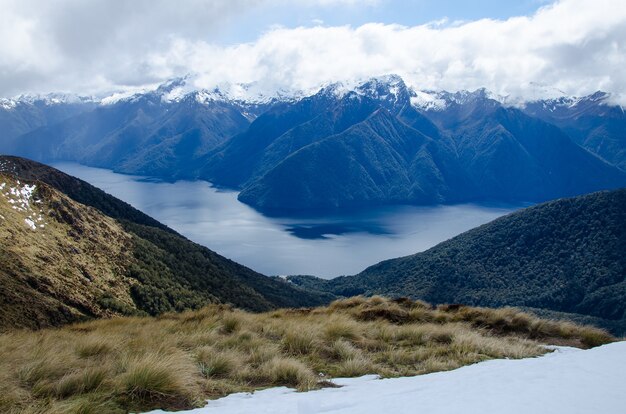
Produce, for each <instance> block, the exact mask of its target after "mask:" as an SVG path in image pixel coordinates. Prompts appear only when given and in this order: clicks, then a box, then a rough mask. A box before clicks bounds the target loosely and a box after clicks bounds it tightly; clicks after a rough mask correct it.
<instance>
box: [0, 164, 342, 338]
mask: <svg viewBox="0 0 626 414" xmlns="http://www.w3.org/2000/svg"><path fill="white" fill-rule="evenodd" d="M0 240H1V243H0V261H1V262H2V265H1V266H0V282H1V283H0V303H1V305H2V306H1V309H2V312H0V329H6V328H11V327H28V328H39V327H44V326H55V325H61V324H64V323H69V322H73V321H77V320H83V319H88V318H98V317H107V316H112V315H120V314H131V315H132V314H145V313H147V314H151V315H157V314H160V313H163V312H168V311H180V310H184V309H194V308H198V307H201V306H203V305H206V304H208V303H231V304H233V305H235V306H237V307H241V308H245V309H250V310H256V311H260V310H267V309H273V308H276V307H291V306H311V305H317V304H321V303H323V302H327V301H328V300H329V299H330V298H331V297H332V296H329V295H325V294H311V293H306V292H304V291H302V290H300V289H298V288H296V287H293V286H291V285H290V284H288V283H285V282H284V281H281V280H278V279H273V278H268V277H266V276H263V275H261V274H258V273H256V272H254V271H252V270H250V269H248V268H246V267H244V266H241V265H239V264H237V263H235V262H232V261H230V260H228V259H226V258H224V257H222V256H219V255H218V254H216V253H214V252H212V251H210V250H209V249H206V248H204V247H201V246H199V245H197V244H195V243H192V242H191V241H189V240H187V239H185V238H184V237H182V236H180V235H179V234H177V233H175V232H174V231H172V230H171V229H169V228H167V227H166V226H164V225H162V224H161V223H158V222H157V221H155V220H154V219H151V218H150V217H148V216H146V215H144V214H143V213H141V212H139V211H137V210H135V209H134V208H132V207H131V206H129V205H128V204H126V203H124V202H122V201H120V200H117V199H115V198H114V197H112V196H109V195H107V194H106V193H104V192H102V191H101V190H98V189H96V188H95V187H92V186H90V185H89V184H87V183H85V182H83V181H80V180H78V179H75V178H73V177H70V176H67V175H66V174H63V173H61V172H60V171H58V170H54V169H52V168H50V167H46V166H44V165H42V164H39V163H35V162H32V161H29V160H25V159H21V158H16V157H6V156H2V157H0Z"/></svg>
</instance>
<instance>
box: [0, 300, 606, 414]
mask: <svg viewBox="0 0 626 414" xmlns="http://www.w3.org/2000/svg"><path fill="white" fill-rule="evenodd" d="M612 340H614V338H612V337H611V336H610V335H608V334H607V333H606V332H604V331H602V330H598V329H595V328H590V327H581V326H578V325H574V324H572V323H565V322H558V321H546V320H543V319H539V318H536V317H535V316H532V315H529V314H525V313H522V312H520V311H518V310H516V309H512V308H505V309H484V308H470V307H465V306H460V305H459V306H440V307H438V308H437V309H435V308H433V307H432V306H430V305H428V304H426V303H424V302H420V301H412V300H411V299H407V298H400V299H396V300H388V299H385V298H382V297H374V298H369V299H368V298H365V297H356V298H351V299H346V300H340V301H336V302H333V304H332V305H331V306H329V307H321V308H315V309H304V310H285V309H283V310H277V311H272V312H270V313H262V314H251V313H246V312H242V311H238V310H233V309H232V308H230V307H228V306H224V305H210V306H207V307H206V308H204V309H202V310H199V311H196V312H185V313H182V314H175V313H172V314H167V315H162V316H160V317H158V318H151V317H125V318H115V319H109V320H100V321H91V322H87V323H82V324H77V325H72V326H68V327H65V328H62V329H56V330H42V331H39V332H14V333H6V334H2V335H0V349H2V352H1V353H0V412H2V413H9V414H12V413H22V412H25V413H29V412H32V413H44V412H45V413H76V412H78V413H94V412H95V413H118V412H119V413H125V412H128V411H149V410H150V409H153V408H161V409H167V410H175V409H183V408H185V409H189V408H193V407H194V406H196V404H197V402H198V401H203V400H205V399H207V398H217V397H221V396H224V395H226V394H229V393H232V392H241V391H252V390H254V389H260V388H267V387H272V386H278V385H284V386H289V387H294V388H297V389H299V390H308V389H311V388H316V387H319V386H322V385H323V384H321V383H318V380H319V378H320V377H318V375H316V373H324V374H325V376H324V379H325V380H327V379H329V378H333V377H340V376H341V377H352V376H360V375H364V374H378V375H382V376H385V377H393V376H407V375H417V374H424V373H428V372H434V371H440V370H448V369H453V368H458V367H460V366H463V365H467V364H472V363H475V362H479V361H482V360H485V359H489V358H523V357H530V356H537V355H541V354H543V353H545V352H548V351H547V350H546V349H545V348H543V347H541V346H540V345H539V344H545V343H550V344H559V345H573V346H579V347H589V346H595V345H599V344H603V343H607V342H610V341H612Z"/></svg>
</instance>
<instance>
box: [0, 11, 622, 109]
mask: <svg viewBox="0 0 626 414" xmlns="http://www.w3.org/2000/svg"><path fill="white" fill-rule="evenodd" d="M280 1H282V0H230V1H228V2H226V1H224V2H215V1H206V0H188V1H185V2H176V3H174V2H169V1H165V0H151V1H148V0H135V1H132V2H122V1H121V0H93V1H90V2H82V1H79V0H59V1H55V2H42V1H35V0H19V1H18V0H0V7H1V8H2V10H3V13H2V14H0V96H7V95H12V94H13V95H14V94H17V93H22V92H27V91H30V92H35V91H36V92H47V91H53V90H63V91H71V92H77V93H99V92H103V91H110V90H116V89H124V88H127V87H131V86H135V87H136V86H141V85H145V84H153V83H156V82H161V81H164V80H166V79H168V78H171V77H174V76H180V75H184V74H186V73H196V74H198V76H196V77H195V78H194V79H195V82H196V83H197V86H199V87H211V86H214V85H216V84H220V83H224V82H232V83H238V82H257V83H258V84H259V85H262V86H263V87H264V88H267V89H268V90H273V89H278V88H282V89H309V88H312V87H315V86H318V85H320V84H323V83H328V82H332V81H336V80H342V79H351V78H365V77H368V76H376V75H380V74H386V73H397V74H399V75H401V76H403V77H404V78H405V79H406V80H407V81H408V82H409V83H410V84H411V85H413V86H415V87H417V88H420V89H446V90H460V89H476V88H479V87H486V88H488V89H490V90H492V91H493V92H495V93H498V94H501V95H512V96H522V97H527V98H528V97H540V96H545V95H551V94H554V93H555V91H562V92H564V93H567V94H572V95H583V94H587V93H591V92H593V91H595V90H604V91H608V92H611V93H613V94H614V95H615V96H616V98H617V99H618V100H619V101H620V102H624V101H626V70H624V68H625V67H626V5H624V3H623V1H622V0H561V1H558V2H556V3H554V4H551V5H549V6H545V7H543V8H541V9H539V10H538V11H537V12H536V13H535V14H533V15H531V16H520V17H515V18H510V19H507V20H491V19H483V20H477V21H468V22H452V23H451V22H446V21H445V20H444V21H440V22H436V23H431V24H426V25H419V26H414V27H406V26H400V25H393V24H380V23H370V24H365V25H363V26H359V27H351V26H340V27H326V26H322V25H319V26H314V27H298V28H281V27H274V28H271V29H270V30H268V31H267V32H265V33H263V34H261V35H260V36H259V37H258V38H257V39H256V40H255V41H254V42H251V43H244V44H236V45H226V46H224V45H219V44H216V43H215V42H212V41H211V38H212V34H214V33H216V32H218V31H219V30H220V29H221V28H222V27H223V26H224V25H228V24H236V18H237V16H238V15H240V14H241V13H254V12H262V10H263V7H264V6H266V5H267V4H270V3H273V4H274V5H276V4H280ZM53 3H54V4H53ZM304 3H309V5H310V4H313V3H315V4H317V5H321V6H325V7H332V6H333V4H340V3H341V4H344V5H350V4H353V5H354V4H356V3H357V2H354V1H352V0H304V2H303V4H304ZM370 3H372V2H371V1H370ZM374 3H375V2H374ZM303 7H305V6H303ZM355 7H356V6H355Z"/></svg>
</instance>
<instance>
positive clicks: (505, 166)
mask: <svg viewBox="0 0 626 414" xmlns="http://www.w3.org/2000/svg"><path fill="white" fill-rule="evenodd" d="M425 113H426V114H427V116H429V117H430V118H431V119H432V120H433V122H434V123H435V124H436V125H437V126H438V127H439V128H440V129H441V130H442V131H444V132H445V133H446V134H448V135H449V136H450V137H451V138H452V139H453V141H454V145H455V148H456V152H457V156H458V163H459V165H460V168H461V169H462V171H464V175H465V176H466V177H468V181H469V182H470V183H471V184H470V185H471V188H472V189H471V194H470V198H473V199H478V200H481V199H483V200H484V199H491V200H509V201H516V200H518V201H519V200H532V201H543V200H548V199H552V198H556V197H562V196H572V195H578V194H583V193H587V192H591V191H594V190H597V189H610V188H614V187H616V186H619V185H624V181H623V174H621V172H619V171H617V170H616V168H614V166H611V165H609V164H608V163H606V162H602V161H601V160H599V159H597V158H596V157H593V156H591V155H590V154H589V153H588V152H587V151H585V150H584V149H582V148H580V146H578V145H576V143H574V142H573V141H572V140H571V139H570V138H569V137H568V136H567V135H566V134H565V133H564V132H563V131H561V130H560V129H559V128H557V127H555V126H554V125H551V124H548V123H546V122H543V121H541V120H539V119H537V118H532V117H530V116H528V115H526V114H524V113H523V112H521V111H520V110H518V109H515V108H506V107H503V106H502V105H501V104H500V103H499V102H497V101H496V100H494V99H491V98H490V97H489V96H488V95H486V92H485V91H484V90H479V91H477V92H475V93H473V94H465V95H461V96H459V94H455V95H453V96H447V97H446V106H445V110H442V109H438V108H437V109H435V110H427V111H425Z"/></svg>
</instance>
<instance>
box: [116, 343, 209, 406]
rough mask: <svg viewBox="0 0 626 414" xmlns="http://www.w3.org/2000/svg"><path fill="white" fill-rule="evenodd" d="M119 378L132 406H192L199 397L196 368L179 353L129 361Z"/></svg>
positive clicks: (145, 356)
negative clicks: (195, 376) (195, 374)
mask: <svg viewBox="0 0 626 414" xmlns="http://www.w3.org/2000/svg"><path fill="white" fill-rule="evenodd" d="M125 371H126V372H125V373H124V374H123V375H122V376H121V378H120V380H119V381H120V385H121V388H122V392H123V393H124V396H125V397H126V398H127V399H128V400H129V402H130V403H131V406H132V407H138V408H139V407H141V409H145V408H146V407H150V408H152V407H154V408H157V407H164V406H169V407H178V408H183V407H189V406H192V405H193V403H194V401H195V400H196V397H197V395H198V394H197V386H196V383H195V378H194V373H195V372H196V367H195V366H194V365H193V364H192V363H191V361H189V360H188V359H187V358H185V357H184V356H183V355H180V354H176V353H175V354H170V355H161V354H147V355H144V356H142V357H139V358H136V359H132V360H130V361H128V362H127V367H126V370H125Z"/></svg>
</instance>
